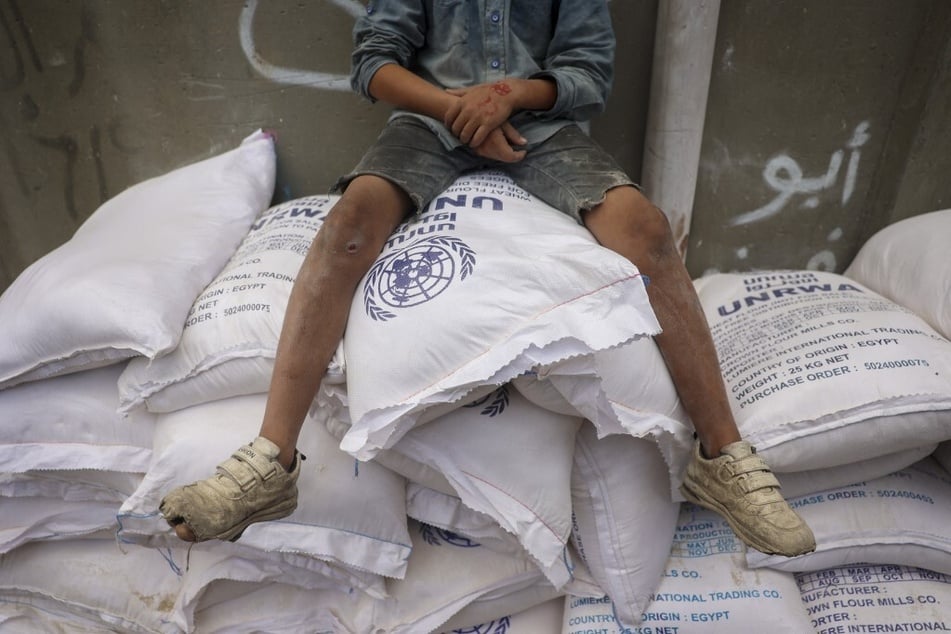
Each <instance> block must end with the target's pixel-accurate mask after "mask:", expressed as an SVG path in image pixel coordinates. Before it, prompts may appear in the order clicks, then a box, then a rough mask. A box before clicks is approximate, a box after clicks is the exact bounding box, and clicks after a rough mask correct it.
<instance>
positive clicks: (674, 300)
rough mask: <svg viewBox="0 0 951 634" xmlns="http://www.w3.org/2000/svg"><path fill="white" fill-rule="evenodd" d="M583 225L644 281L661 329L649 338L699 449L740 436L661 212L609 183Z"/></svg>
mask: <svg viewBox="0 0 951 634" xmlns="http://www.w3.org/2000/svg"><path fill="white" fill-rule="evenodd" d="M584 219H585V225H586V226H587V227H588V229H589V230H590V231H591V232H592V234H593V235H594V236H595V238H596V239H597V240H598V242H600V243H601V244H602V245H604V246H606V247H607V248H609V249H611V250H612V251H615V252H617V253H619V254H621V255H623V256H624V257H626V258H627V259H629V260H630V261H631V262H633V263H634V264H635V265H636V266H637V267H638V269H639V270H640V271H641V272H642V273H643V274H645V275H647V276H648V278H649V279H650V283H649V284H648V285H647V295H648V297H649V298H650V302H651V306H652V308H653V309H654V313H655V314H656V315H657V319H658V321H659V322H660V325H661V328H662V329H663V332H662V333H661V334H660V335H658V336H657V337H655V341H656V342H657V345H658V347H659V348H660V351H661V353H662V354H663V356H664V359H665V361H666V362H667V367H668V369H669V371H670V375H671V378H672V379H673V382H674V385H675V386H676V387H677V392H678V394H679V396H680V400H681V402H682V403H683V406H684V409H685V410H686V412H687V414H688V415H689V416H690V419H691V420H692V421H693V425H694V428H695V429H696V431H697V435H698V436H699V438H700V442H701V444H702V446H703V450H704V453H706V454H707V455H708V456H716V455H718V454H719V453H720V449H721V448H723V446H725V445H728V444H730V443H732V442H736V441H738V440H740V432H739V431H738V430H737V428H736V423H735V422H734V420H733V412H732V411H731V410H730V404H729V401H728V400H727V394H726V389H725V387H724V385H723V377H722V374H721V373H720V364H719V361H718V359H717V352H716V348H715V347H714V344H713V338H712V337H711V336H710V330H709V327H708V326H707V321H706V317H705V316H704V314H703V309H702V308H701V306H700V300H699V299H698V298H697V295H696V292H695V291H694V287H693V283H692V281H691V279H690V275H689V273H688V272H687V269H686V267H685V266H684V264H683V260H682V258H681V256H680V254H679V253H678V251H677V248H676V246H675V244H674V240H673V236H672V234H671V231H670V226H669V224H668V222H667V218H666V217H665V216H664V214H663V212H661V211H660V210H659V209H657V208H656V207H655V206H654V205H652V204H651V202H650V201H649V200H648V199H647V198H645V197H644V196H643V195H642V194H641V193H640V192H639V191H637V190H636V189H635V188H633V187H617V188H614V189H612V190H610V191H609V192H608V195H607V197H606V198H605V200H604V202H603V203H602V204H601V205H599V206H598V207H595V208H594V209H593V210H591V211H590V212H588V213H587V214H586V215H585V216H584Z"/></svg>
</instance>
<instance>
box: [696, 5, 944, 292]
mask: <svg viewBox="0 0 951 634" xmlns="http://www.w3.org/2000/svg"><path fill="white" fill-rule="evenodd" d="M949 18H951V3H948V2H946V1H944V0H934V1H931V0H836V1H834V2H829V1H828V0H796V1H779V0H776V1H765V0H726V1H724V2H723V3H722V5H721V10H720V20H719V25H718V32H717V44H716V50H715V52H714V59H713V74H712V78H711V84H710V93H709V97H708V104H707V119H706V125H705V127H704V135H703V147H702V151H701V165H700V174H699V179H698V184H697V191H696V198H695V204H694V209H693V223H692V226H691V238H690V246H689V249H688V258H687V262H688V267H689V268H690V270H691V273H693V274H694V276H697V275H701V274H702V273H703V272H705V271H709V270H720V271H731V270H740V271H743V270H750V269H757V268H814V269H823V270H833V271H841V270H843V269H844V268H845V267H846V266H847V265H848V263H849V262H850V261H851V259H852V257H854V255H855V253H856V251H857V249H858V247H860V246H861V244H862V243H863V242H864V241H865V240H866V239H867V238H868V237H869V236H870V235H871V234H872V233H873V232H874V231H876V230H877V229H879V228H881V227H883V226H885V225H886V224H888V223H890V222H894V221H895V220H898V219H901V218H904V217H907V216H910V215H914V214H919V213H923V212H927V211H932V210H935V209H941V208H946V207H949V206H951V182H949V180H948V179H947V178H945V177H944V176H943V175H944V174H947V173H948V168H949V167H951V157H949V153H948V152H947V151H946V150H945V149H943V148H946V147H947V146H948V143H949V141H951V127H949V126H948V121H949V117H948V115H949V103H951V102H949V100H951V85H949V81H948V78H949V68H951V67H949V61H951V44H949V42H951V19H949Z"/></svg>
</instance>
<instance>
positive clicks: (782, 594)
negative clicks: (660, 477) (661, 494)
mask: <svg viewBox="0 0 951 634" xmlns="http://www.w3.org/2000/svg"><path fill="white" fill-rule="evenodd" d="M744 549H745V546H744V545H743V544H742V543H741V542H740V541H739V540H737V539H736V538H735V536H734V534H733V531H732V530H731V529H730V527H729V525H728V524H727V523H726V521H725V520H723V519H722V518H720V516H719V515H716V514H715V513H713V512H712V511H707V510H706V509H701V508H700V507H697V506H694V505H693V504H689V503H684V504H683V506H682V508H681V511H680V517H679V519H678V522H677V528H676V532H675V534H674V543H673V546H672V548H671V551H670V558H669V559H668V561H667V567H666V569H665V570H664V577H663V579H662V580H661V582H660V585H659V586H658V587H657V591H656V592H655V593H654V594H652V595H651V597H650V599H651V600H650V603H649V604H648V605H647V608H646V610H645V611H644V613H643V615H641V620H640V623H639V624H638V625H636V626H633V627H623V626H621V625H620V624H619V623H618V621H617V618H616V613H615V609H614V605H613V604H612V603H611V600H610V599H609V598H608V597H602V598H597V599H591V598H583V597H568V604H567V606H566V607H565V616H564V626H563V628H562V630H561V634H595V633H597V634H722V633H725V632H729V633H737V634H741V633H742V634H746V633H747V632H750V633H753V632H757V633H758V632H770V633H775V634H806V633H808V632H813V630H812V628H811V627H810V623H809V618H808V616H807V615H806V610H805V608H804V607H803V605H802V601H801V600H800V598H799V589H798V587H797V586H796V581H795V578H794V577H793V574H792V573H787V572H781V571H778V570H768V569H764V570H750V569H749V568H747V566H746V565H745V562H744V561H743V550H744Z"/></svg>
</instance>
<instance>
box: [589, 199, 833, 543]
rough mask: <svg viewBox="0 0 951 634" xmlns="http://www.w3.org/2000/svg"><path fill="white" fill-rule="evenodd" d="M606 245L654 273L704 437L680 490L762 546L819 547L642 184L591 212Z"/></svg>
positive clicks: (663, 343) (677, 375)
mask: <svg viewBox="0 0 951 634" xmlns="http://www.w3.org/2000/svg"><path fill="white" fill-rule="evenodd" d="M584 221H585V225H586V226H587V227H588V229H589V230H590V231H591V232H592V234H593V235H594V236H595V238H596V239H597V240H598V241H599V242H600V243H601V244H603V245H604V246H606V247H608V248H610V249H612V250H614V251H616V252H618V253H620V254H621V255H623V256H624V257H626V258H628V259H629V260H630V261H631V262H633V263H634V264H635V265H636V266H637V267H638V268H639V269H640V271H641V272H642V273H644V274H645V275H647V276H648V277H649V278H650V283H649V284H648V286H647V294H648V297H649V298H650V301H651V305H652V307H653V309H654V313H655V314H656V315H657V319H658V321H659V322H660V325H661V328H662V329H663V333H662V334H661V335H659V336H657V337H656V338H655V339H656V341H657V345H658V347H659V348H660V350H661V353H662V354H663V356H664V359H665V361H666V363H667V367H668V369H669V370H670V375H671V378H672V379H673V381H674V385H675V386H676V387H677V393H678V394H679V396H680V400H681V402H682V403H683V405H684V409H685V410H686V412H687V414H688V416H690V418H691V420H692V421H693V424H694V428H695V429H696V431H697V436H698V438H699V442H698V443H697V444H696V445H695V447H694V453H693V457H692V459H691V461H690V463H689V464H688V466H687V470H686V472H685V474H684V481H683V485H682V486H681V488H680V490H681V492H682V493H683V495H684V497H686V498H687V499H688V500H690V501H691V502H694V503H696V504H700V505H702V506H704V507H706V508H709V509H712V510H714V511H716V512H718V513H719V514H720V515H722V516H723V517H724V519H726V520H727V522H728V523H729V524H730V526H731V527H732V528H733V530H734V532H735V533H736V534H737V536H739V537H740V538H741V539H742V540H743V541H744V542H746V543H747V544H748V545H750V546H752V547H753V548H756V549H757V550H760V551H763V552H766V553H770V554H780V555H786V556H795V555H800V554H803V553H807V552H810V551H812V550H814V549H815V547H816V543H815V538H814V536H813V534H812V530H811V529H810V528H809V527H808V526H807V525H806V524H805V523H804V522H803V521H802V519H801V518H800V517H799V516H798V515H797V514H796V513H795V512H794V511H793V510H792V509H791V508H790V507H789V505H788V504H787V503H786V501H785V500H784V499H783V497H782V495H781V494H780V492H779V481H778V480H777V479H776V477H775V476H774V475H773V473H772V471H771V470H770V469H769V466H768V465H767V464H766V463H765V462H764V461H763V460H762V459H761V458H760V457H759V456H757V455H756V451H755V449H754V448H753V447H751V446H750V444H749V443H747V442H745V441H742V440H741V439H740V433H739V431H738V430H737V426H736V421H735V420H734V418H733V413H732V411H731V410H730V405H729V401H728V400H727V394H726V388H725V386H724V384H723V377H722V375H721V373H720V364H719V360H718V358H717V352H716V348H715V346H714V343H713V338H712V336H711V335H710V330H709V327H708V325H707V321H706V317H705V316H704V314H703V309H702V307H701V305H700V300H699V299H698V298H697V295H696V292H695V290H694V287H693V283H692V281H691V280H690V276H689V274H688V273H687V270H686V268H685V267H684V265H683V261H682V259H681V257H680V254H679V253H678V252H677V249H676V247H675V246H674V240H673V236H672V234H671V231H670V226H669V224H668V222H667V219H666V217H665V216H664V214H663V213H662V212H661V211H660V210H659V209H657V208H656V207H655V206H654V205H652V204H651V203H650V201H648V200H647V199H646V198H645V197H644V196H643V195H642V194H641V193H640V192H639V191H637V189H635V188H634V187H629V186H622V187H616V188H614V189H611V190H610V191H608V193H607V195H606V196H605V199H604V201H603V202H602V203H601V204H600V205H598V206H596V207H595V208H594V209H592V210H591V211H589V212H587V214H586V215H585V216H584Z"/></svg>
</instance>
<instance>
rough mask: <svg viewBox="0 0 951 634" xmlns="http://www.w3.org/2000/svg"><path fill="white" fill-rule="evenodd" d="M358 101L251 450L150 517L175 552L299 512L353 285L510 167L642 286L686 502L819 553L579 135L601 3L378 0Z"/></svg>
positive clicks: (705, 341)
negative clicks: (418, 216) (684, 431)
mask: <svg viewBox="0 0 951 634" xmlns="http://www.w3.org/2000/svg"><path fill="white" fill-rule="evenodd" d="M354 41H355V50H354V52H353V58H352V61H353V66H352V76H351V80H352V85H353V87H354V89H355V90H357V91H358V92H359V93H360V94H362V95H364V96H365V97H367V98H368V99H370V100H374V101H375V100H381V101H384V102H386V103H389V104H391V105H392V106H394V111H393V114H392V116H391V118H390V119H389V121H388V122H387V124H386V126H385V128H384V129H383V131H382V133H381V135H380V137H379V138H378V139H377V141H376V142H375V144H374V145H373V146H371V147H370V149H369V150H368V151H367V152H366V154H365V155H364V156H363V158H362V159H361V160H360V162H359V164H358V165H357V166H356V168H355V169H354V170H353V172H351V173H350V174H348V175H346V176H344V177H343V178H341V179H340V180H339V181H338V182H337V184H336V185H335V187H334V190H333V191H334V193H340V194H341V197H340V199H339V201H338V202H337V203H336V205H335V206H334V208H333V210H332V211H331V212H330V213H329V215H328V216H327V218H326V221H325V222H324V225H323V227H322V229H321V230H320V231H319V232H318V234H317V236H316V237H315V239H314V242H313V244H312V246H311V249H310V251H309V253H308V254H307V256H306V258H305V260H304V263H303V265H302V267H301V270H300V273H299V275H298V276H297V280H296V282H295V284H294V287H293V290H292V292H291V296H290V299H289V302H288V306H287V312H286V314H285V317H284V324H283V329H282V332H281V336H280V341H279V344H278V350H277V356H276V359H275V365H274V373H273V377H272V381H271V386H270V391H269V394H268V401H267V407H266V410H265V413H264V420H263V422H262V425H261V429H260V435H259V436H258V438H256V439H255V440H254V441H253V442H252V443H250V444H249V445H245V446H243V447H241V448H240V449H238V450H237V451H236V452H235V453H234V454H233V456H232V457H231V458H229V459H228V460H226V461H224V462H223V463H222V464H221V465H220V466H219V468H218V470H217V472H216V473H215V475H213V476H211V477H210V478H208V479H207V480H202V481H199V482H197V483H194V484H190V485H187V486H184V487H180V488H177V489H175V490H173V491H171V492H169V493H168V494H167V495H166V497H165V498H164V499H163V500H162V503H161V506H160V510H161V512H162V514H163V516H164V517H165V519H166V520H167V521H168V522H169V524H171V525H172V526H173V527H174V529H175V532H176V534H177V535H178V536H179V537H180V538H181V539H183V540H186V541H203V540H209V539H221V540H234V539H237V538H238V537H239V536H240V535H241V533H242V531H244V529H245V528H246V527H247V526H248V525H250V524H251V523H253V522H260V521H264V520H273V519H278V518H281V517H285V516H287V515H289V514H290V513H292V512H293V511H294V509H295V508H296V505H297V486H296V482H297V477H298V474H299V472H300V460H301V458H300V456H299V454H298V452H297V450H296V444H297V439H298V435H299V433H300V429H301V427H302V425H303V421H304V419H305V417H306V415H307V411H308V409H309V406H310V404H311V402H312V400H313V397H314V396H315V394H316V392H317V389H318V387H319V385H320V382H321V380H322V378H323V372H324V369H325V368H326V367H327V365H328V363H329V362H330V360H331V358H332V356H333V353H334V351H335V350H336V348H337V344H338V342H339V340H340V338H341V337H342V336H343V332H344V328H345V326H346V322H347V318H348V311H349V308H350V304H351V300H352V297H353V294H354V293H355V291H356V288H357V284H358V283H359V281H360V279H361V278H362V277H363V275H364V274H365V273H366V272H367V271H368V269H369V268H370V266H371V265H372V264H373V262H374V260H375V259H376V257H377V256H378V255H379V253H380V251H381V249H382V248H383V245H384V244H385V242H386V240H387V239H388V238H389V237H390V234H391V233H392V232H393V231H394V229H395V228H396V227H397V226H398V225H399V223H400V222H402V221H403V219H404V218H405V217H406V216H407V215H408V214H411V213H418V212H419V211H420V210H421V209H422V208H423V207H424V206H425V205H426V204H427V202H428V201H430V200H431V199H432V198H433V197H434V196H436V195H437V194H439V193H440V192H442V191H443V190H444V189H445V188H446V187H448V186H449V185H450V184H451V183H452V182H453V181H454V180H455V179H456V178H457V177H458V176H459V175H460V174H461V173H463V172H465V171H467V170H471V169H476V168H486V167H494V168H503V169H505V170H506V171H507V172H508V174H509V175H510V176H511V177H512V178H513V179H514V180H515V181H516V182H517V183H518V184H519V185H520V186H521V187H523V188H524V189H525V190H527V191H528V192H530V193H532V194H534V195H535V196H537V197H538V198H540V199H542V200H544V201H545V202H547V203H548V204H550V205H552V206H553V207H555V208H557V209H559V210H561V211H562V212H564V213H566V214H569V215H570V216H572V217H573V218H575V219H576V220H577V221H578V222H579V223H582V224H583V225H584V226H585V227H586V228H587V229H588V230H589V231H590V232H591V233H592V235H593V236H594V237H595V239H596V240H597V241H598V242H599V243H600V244H602V245H603V246H605V247H607V248H609V249H612V250H613V251H615V252H617V253H619V254H620V255H622V256H624V257H626V258H628V259H629V260H630V261H631V262H633V263H635V264H636V266H637V267H638V269H639V270H640V271H641V272H642V273H643V274H644V275H645V276H647V277H648V278H649V280H650V284H649V285H648V287H647V291H648V296H649V298H650V301H651V306H652V308H653V309H654V312H655V314H656V316H657V319H658V321H659V322H660V325H661V328H662V329H663V332H662V333H661V334H659V335H657V337H656V341H657V344H658V346H659V348H660V350H661V352H662V353H663V355H664V358H665V360H666V363H667V365H668V368H669V370H670V374H671V377H672V379H673V381H674V384H675V385H676V386H677V390H678V393H679V395H680V398H681V401H682V403H683V405H684V408H685V409H686V411H687V413H688V415H689V416H690V418H691V420H692V422H693V424H694V427H695V429H696V432H697V439H698V440H697V442H696V443H695V448H694V453H693V456H692V459H691V462H690V464H689V465H688V467H687V471H686V474H685V477H684V482H683V486H682V487H681V490H682V492H683V495H684V496H685V497H686V498H687V499H688V500H690V501H692V502H695V503H697V504H699V505H701V506H704V507H707V508H710V509H712V510H714V511H716V512H718V513H720V514H721V515H722V516H723V517H724V518H725V519H726V520H727V521H728V522H729V524H730V526H731V527H732V528H733V530H734V531H735V532H736V534H737V535H738V536H739V537H740V539H742V540H743V541H744V542H746V543H747V544H748V545H749V546H751V547H753V548H755V549H756V550H759V551H762V552H764V553H769V554H780V555H786V556H795V555H799V554H803V553H807V552H810V551H812V550H814V549H815V539H814V537H813V534H812V531H811V530H810V529H809V527H808V526H807V525H806V524H805V523H804V522H803V521H802V520H801V518H800V517H799V516H798V515H797V514H796V513H795V512H794V511H793V510H792V509H791V508H790V507H789V505H788V504H787V503H786V501H785V500H784V498H783V497H782V495H781V494H780V492H779V483H778V481H777V480H776V478H775V476H774V475H773V474H772V472H771V471H770V469H769V467H768V465H766V463H765V462H764V461H763V460H762V459H761V458H760V457H759V456H758V455H756V452H755V449H754V448H753V447H751V446H750V444H749V443H748V442H746V441H743V440H742V439H741V438H740V434H739V431H738V430H737V427H736V423H735V421H734V419H733V415H732V412H731V410H730V405H729V402H728V400H727V395H726V390H725V388H724V384H723V378H722V376H721V375H720V370H719V363H718V359H717V353H716V350H715V348H714V344H713V340H712V337H711V336H710V332H709V328H708V326H707V323H706V319H705V317H704V314H703V310H702V308H701V306H700V302H699V300H698V298H697V296H696V293H695V291H694V287H693V284H692V281H691V279H690V276H689V274H688V272H687V270H686V268H685V267H684V265H683V261H682V259H681V256H680V254H679V252H678V250H677V248H676V245H675V244H674V241H673V236H672V233H671V231H670V227H669V225H668V221H667V218H666V216H665V215H664V213H663V212H662V211H661V210H660V209H658V208H657V207H655V206H654V205H652V204H651V202H650V201H649V200H648V199H647V198H646V197H645V196H644V195H642V194H641V192H640V191H639V189H638V187H637V186H636V185H635V184H634V183H633V182H632V181H631V180H630V178H629V177H628V176H627V175H626V174H625V173H624V172H623V170H622V169H621V168H620V167H619V166H618V165H617V163H616V162H615V161H614V160H613V158H612V157H611V156H609V155H608V154H607V153H606V152H605V151H604V150H603V149H601V148H600V147H599V146H597V145H596V144H595V143H594V142H593V141H592V140H591V139H590V138H589V137H588V136H587V135H586V134H585V133H584V132H583V131H582V129H581V128H580V127H579V125H578V124H579V123H580V122H584V121H587V120H589V119H590V118H591V117H593V116H594V115H596V114H598V113H600V112H601V111H602V110H603V108H604V105H605V102H606V99H607V96H608V93H609V91H610V88H611V83H612V79H613V66H614V48H615V38H614V32H613V28H612V25H611V18H610V14H609V10H608V5H607V2H606V0H508V1H505V0H452V1H447V0H371V1H370V3H369V4H368V5H367V10H366V15H363V16H361V17H360V18H358V20H357V22H356V25H355V27H354Z"/></svg>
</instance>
